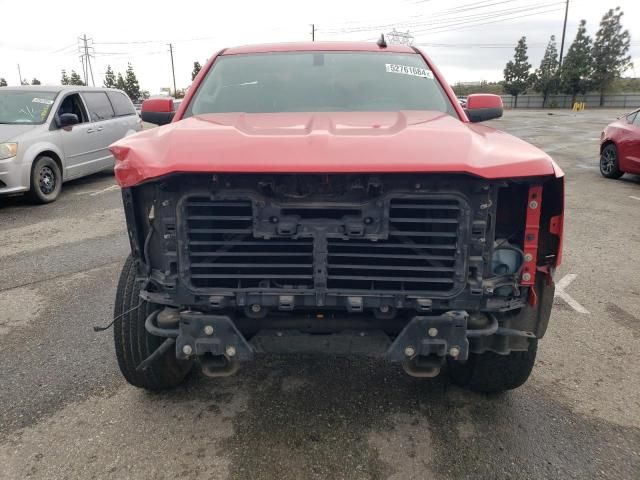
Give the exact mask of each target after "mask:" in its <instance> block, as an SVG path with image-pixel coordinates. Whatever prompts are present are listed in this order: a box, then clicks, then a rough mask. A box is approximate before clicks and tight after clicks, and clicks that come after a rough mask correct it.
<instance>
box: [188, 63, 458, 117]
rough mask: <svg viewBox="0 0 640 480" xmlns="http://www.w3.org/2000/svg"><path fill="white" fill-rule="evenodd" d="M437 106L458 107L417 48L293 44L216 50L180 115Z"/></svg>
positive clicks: (445, 109) (452, 112) (438, 108)
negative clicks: (240, 51) (271, 49)
mask: <svg viewBox="0 0 640 480" xmlns="http://www.w3.org/2000/svg"><path fill="white" fill-rule="evenodd" d="M400 110H435V111H439V112H446V113H449V114H450V115H452V116H454V117H456V118H457V114H456V113H455V110H454V109H453V106H452V105H451V102H450V101H449V99H448V97H447V96H446V94H445V93H444V91H443V89H442V87H441V86H440V84H439V83H438V82H437V81H436V79H435V78H434V75H433V73H432V72H431V70H430V69H429V67H428V66H427V64H426V63H425V61H424V59H423V58H422V57H421V56H420V55H418V54H398V53H378V52H293V53H269V54H251V55H229V56H222V57H220V58H218V59H217V60H216V62H215V64H214V66H213V68H212V69H211V70H210V71H209V73H208V74H207V76H206V77H205V79H204V81H203V82H202V84H201V85H200V87H199V88H198V90H197V92H196V93H195V95H194V97H193V99H192V100H191V102H190V104H189V107H188V108H187V110H186V112H185V114H184V118H186V117H189V116H192V115H200V114H204V113H230V112H245V113H275V112H323V111H324V112H330V111H334V112H366V111H384V112H388V111H400Z"/></svg>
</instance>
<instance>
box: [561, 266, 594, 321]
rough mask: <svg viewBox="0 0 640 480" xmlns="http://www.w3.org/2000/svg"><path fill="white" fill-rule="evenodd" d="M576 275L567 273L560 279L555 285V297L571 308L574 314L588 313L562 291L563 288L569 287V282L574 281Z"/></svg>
mask: <svg viewBox="0 0 640 480" xmlns="http://www.w3.org/2000/svg"><path fill="white" fill-rule="evenodd" d="M576 277H577V275H576V274H575V273H568V274H566V275H565V276H564V277H562V278H561V279H560V281H559V282H558V283H556V293H555V296H556V297H560V298H561V299H562V300H564V301H565V302H566V303H567V305H569V306H570V307H571V308H573V309H574V310H575V311H576V312H579V313H589V310H587V309H586V308H584V307H583V306H582V305H580V303H578V301H577V300H575V299H574V298H573V297H572V296H571V295H569V294H568V293H567V292H565V291H564V289H565V288H567V287H568V286H569V284H570V283H571V282H573V281H574V280H575V279H576Z"/></svg>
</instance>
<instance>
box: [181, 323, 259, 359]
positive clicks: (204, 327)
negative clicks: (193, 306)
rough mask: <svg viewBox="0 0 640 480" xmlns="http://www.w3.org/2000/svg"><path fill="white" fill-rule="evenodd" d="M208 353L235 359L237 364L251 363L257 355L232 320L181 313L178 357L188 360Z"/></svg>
mask: <svg viewBox="0 0 640 480" xmlns="http://www.w3.org/2000/svg"><path fill="white" fill-rule="evenodd" d="M205 353H210V354H212V355H214V356H220V355H224V356H228V357H233V360H235V361H247V360H251V359H252V358H253V353H254V352H253V349H252V348H251V346H250V345H249V344H248V343H247V341H246V339H245V338H244V337H243V336H242V334H241V333H240V332H239V331H238V329H237V328H236V326H235V325H234V324H233V321H231V319H230V318H229V317H227V316H225V315H204V314H200V313H195V312H183V313H181V314H180V327H179V334H178V338H177V339H176V357H177V358H178V359H187V358H189V357H190V356H192V355H204V354H205Z"/></svg>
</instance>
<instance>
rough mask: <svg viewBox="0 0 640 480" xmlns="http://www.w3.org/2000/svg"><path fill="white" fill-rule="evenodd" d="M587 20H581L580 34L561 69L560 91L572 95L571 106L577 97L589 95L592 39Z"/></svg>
mask: <svg viewBox="0 0 640 480" xmlns="http://www.w3.org/2000/svg"><path fill="white" fill-rule="evenodd" d="M586 24H587V22H586V20H580V26H579V27H578V33H577V34H576V38H575V39H574V40H573V43H572V44H571V46H570V47H569V51H568V52H567V56H566V57H564V61H563V62H562V66H561V67H560V91H561V92H562V93H566V94H569V95H571V105H573V104H574V103H575V101H576V95H577V94H579V93H581V94H583V95H584V94H585V93H587V90H589V87H590V85H589V84H590V81H589V79H590V77H591V68H592V62H591V43H592V42H591V37H590V36H589V35H587V28H586Z"/></svg>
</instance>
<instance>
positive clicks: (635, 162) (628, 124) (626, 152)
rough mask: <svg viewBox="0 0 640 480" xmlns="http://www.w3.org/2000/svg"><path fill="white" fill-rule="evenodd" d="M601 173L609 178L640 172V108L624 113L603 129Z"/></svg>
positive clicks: (601, 137) (601, 136)
mask: <svg viewBox="0 0 640 480" xmlns="http://www.w3.org/2000/svg"><path fill="white" fill-rule="evenodd" d="M600 173H602V175H603V176H604V177H607V178H620V177H621V176H622V175H624V174H625V173H635V174H640V110H636V111H635V112H632V113H630V114H628V115H623V116H622V117H620V118H619V119H618V120H616V121H615V122H613V123H611V124H609V125H608V126H607V128H605V129H604V130H603V131H602V134H601V135H600Z"/></svg>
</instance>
